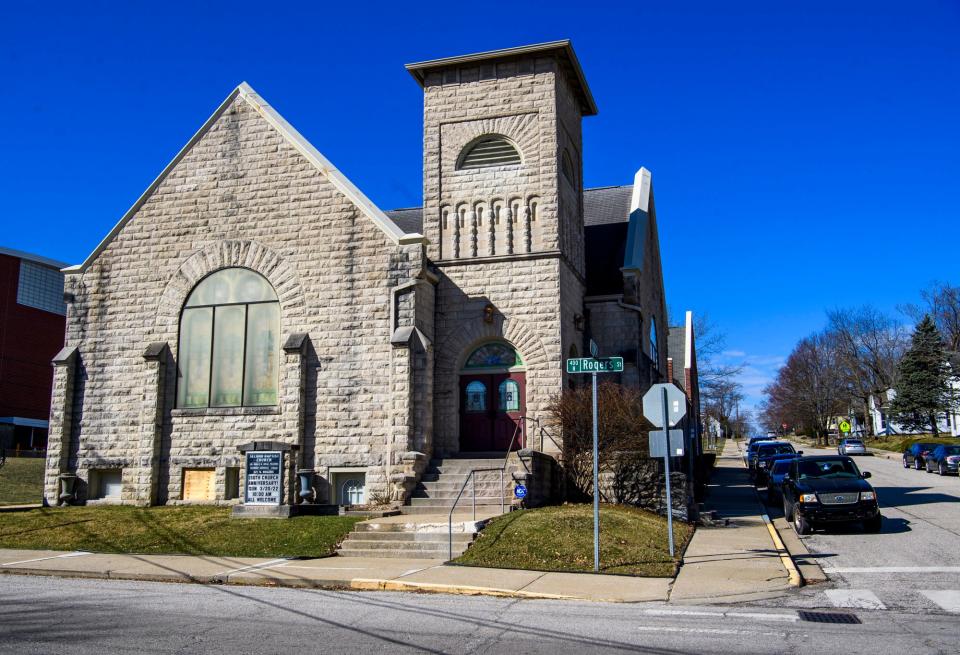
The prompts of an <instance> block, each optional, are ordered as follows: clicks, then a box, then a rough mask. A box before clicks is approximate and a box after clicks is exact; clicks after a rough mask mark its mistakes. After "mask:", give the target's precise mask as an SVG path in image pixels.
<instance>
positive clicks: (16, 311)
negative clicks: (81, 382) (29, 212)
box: [0, 247, 66, 454]
mask: <svg viewBox="0 0 960 655" xmlns="http://www.w3.org/2000/svg"><path fill="white" fill-rule="evenodd" d="M65 266H66V264H65V263H63V262H58V261H56V260H53V259H48V258H46V257H41V256H40V255H32V254H30V253H26V252H20V251H19V250H12V249H10V248H2V247H0V447H2V448H5V449H6V450H7V452H8V454H9V453H10V451H13V452H16V451H18V450H19V451H21V452H24V451H42V450H46V447H47V427H48V423H47V419H48V418H49V416H50V394H51V389H52V384H53V368H52V367H51V366H50V360H51V359H52V358H53V356H54V355H55V354H56V353H57V351H58V350H60V348H61V347H62V346H63V334H64V321H65V315H66V304H65V303H64V300H63V273H61V272H60V269H61V268H63V267H65Z"/></svg>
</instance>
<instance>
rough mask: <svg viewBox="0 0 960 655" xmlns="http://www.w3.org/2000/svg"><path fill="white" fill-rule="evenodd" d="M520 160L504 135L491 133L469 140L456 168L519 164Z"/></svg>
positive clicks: (518, 154)
mask: <svg viewBox="0 0 960 655" xmlns="http://www.w3.org/2000/svg"><path fill="white" fill-rule="evenodd" d="M520 161H521V160H520V152H519V151H518V150H517V149H516V147H515V146H514V145H513V144H512V143H510V141H509V140H507V138H506V137H503V136H500V135H498V134H491V135H489V136H485V137H481V138H480V139H477V140H476V141H473V142H471V143H470V144H468V145H467V147H466V148H464V151H463V153H461V155H460V161H459V163H458V164H457V169H458V170H466V169H471V168H486V167H488V166H510V165H515V164H519V163H520Z"/></svg>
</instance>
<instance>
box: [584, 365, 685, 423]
mask: <svg viewBox="0 0 960 655" xmlns="http://www.w3.org/2000/svg"><path fill="white" fill-rule="evenodd" d="M568 361H569V360H568ZM663 389H666V390H667V418H668V420H669V422H670V427H673V426H674V425H676V424H677V423H679V422H680V419H682V418H683V417H684V416H685V415H686V413H687V397H686V396H685V395H684V393H683V391H681V390H680V387H678V386H677V385H675V384H670V383H669V382H661V383H660V384H655V385H653V386H652V387H650V390H649V391H647V393H645V394H643V415H644V417H646V419H647V420H648V421H650V422H651V423H653V425H654V427H658V428H662V427H663V423H662V422H661V418H660V415H661V412H662V411H663V409H662V407H661V403H662V391H661V390H663Z"/></svg>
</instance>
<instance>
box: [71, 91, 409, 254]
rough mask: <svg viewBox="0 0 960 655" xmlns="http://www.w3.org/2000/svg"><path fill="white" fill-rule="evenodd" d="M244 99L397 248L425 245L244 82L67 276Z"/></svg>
mask: <svg viewBox="0 0 960 655" xmlns="http://www.w3.org/2000/svg"><path fill="white" fill-rule="evenodd" d="M238 97H239V98H242V99H243V100H244V101H246V103H247V104H249V105H250V106H251V107H252V108H253V109H254V111H256V112H257V113H258V114H260V116H262V117H263V118H264V119H265V120H266V121H267V122H268V123H270V125H272V126H273V127H274V128H275V129H276V130H277V131H278V132H279V133H280V135H281V136H282V137H283V138H284V139H285V140H286V141H287V143H289V144H290V145H292V146H293V147H294V148H295V149H296V150H297V151H298V152H300V154H301V155H303V156H304V157H306V159H307V161H309V162H310V163H311V164H313V165H314V167H316V169H317V170H318V171H320V173H322V174H323V176H324V177H325V178H326V179H327V181H329V182H330V183H331V184H332V185H333V186H334V187H336V188H337V190H338V191H340V193H342V194H343V195H345V196H346V197H347V198H348V199H349V200H350V201H351V202H353V204H354V205H356V206H357V208H358V209H360V211H361V212H363V213H364V214H365V215H366V216H367V218H369V219H370V220H372V221H373V222H374V224H376V226H377V227H379V228H380V229H381V230H382V231H383V233H384V234H386V235H387V237H388V238H389V239H390V240H391V241H392V242H393V243H395V244H402V243H418V242H421V241H423V235H421V234H416V233H414V234H407V233H404V231H403V230H401V229H400V228H399V227H397V225H396V224H395V223H394V222H393V221H391V220H390V219H389V218H387V216H386V214H384V213H383V212H382V211H381V210H380V209H379V208H378V207H377V206H376V205H374V204H373V202H371V201H370V199H369V198H367V197H366V196H365V195H364V194H363V192H362V191H360V189H358V188H357V187H356V186H355V185H354V184H353V182H351V181H350V180H348V179H347V177H346V176H345V175H344V174H343V173H341V172H340V171H339V170H338V169H337V167H336V166H334V165H333V164H332V163H330V160H328V159H327V158H326V157H324V156H323V155H322V154H320V151H318V150H317V149H316V148H315V147H313V145H312V144H311V143H310V142H309V141H307V140H306V139H305V138H304V137H303V136H302V135H301V134H300V133H299V132H297V130H295V129H294V128H293V126H292V125H290V123H288V122H287V121H286V119H284V118H283V116H281V115H280V114H279V113H277V111H276V110H275V109H274V108H273V107H271V106H270V105H269V104H267V102H266V101H265V100H264V99H263V98H262V97H261V96H260V95H259V94H257V92H256V91H254V90H253V89H252V88H251V87H250V85H249V84H247V83H246V82H241V83H240V85H239V86H238V87H237V88H236V89H234V90H233V91H232V92H231V93H230V95H228V96H227V98H226V99H225V100H224V101H223V102H222V103H221V104H220V106H219V107H217V109H216V111H214V112H213V115H211V116H210V118H208V119H207V120H206V122H205V123H204V124H203V125H202V126H201V127H200V129H199V130H197V133H196V134H194V135H193V137H191V139H190V140H189V141H187V144H186V145H185V146H183V148H182V149H181V150H180V152H178V153H177V154H176V156H175V157H174V158H173V160H171V161H170V163H169V164H167V166H166V167H165V168H164V169H163V170H162V171H161V172H160V175H158V176H157V179H155V180H154V181H153V182H152V183H151V184H150V186H148V187H147V190H146V191H144V192H143V195H141V196H140V197H139V198H137V201H136V202H135V203H133V206H132V207H130V209H128V210H127V212H126V213H125V214H124V215H123V217H122V218H121V219H120V220H119V221H118V222H117V224H116V225H114V226H113V229H112V230H110V232H109V233H108V234H107V236H106V237H104V239H103V241H101V242H100V243H99V245H97V247H96V248H95V249H94V250H93V252H92V253H90V256H89V257H87V258H86V259H85V260H84V262H83V263H82V264H80V265H77V266H70V267H67V268H64V269H63V271H64V272H65V273H82V272H83V271H85V270H86V269H87V268H88V267H89V266H90V265H91V264H92V263H93V261H94V260H95V259H96V258H97V256H98V255H100V253H101V252H103V251H104V249H106V247H107V246H108V245H110V242H111V241H113V240H114V238H116V236H117V234H119V233H120V230H122V229H123V228H124V226H125V225H126V224H127V223H128V222H130V219H132V218H133V216H134V215H135V214H136V213H137V211H138V210H139V209H140V207H142V206H143V204H144V203H145V202H146V201H147V200H148V199H149V198H150V196H151V195H152V194H153V192H154V191H155V190H156V189H157V187H158V186H160V184H161V183H162V182H163V181H164V180H165V179H166V177H167V175H169V174H170V172H171V171H172V170H173V169H174V167H176V165H177V164H179V163H180V161H181V160H182V159H183V158H184V157H185V156H186V155H187V153H189V152H190V150H191V148H193V146H194V145H196V143H197V142H198V141H200V139H202V138H203V136H204V135H205V134H206V133H207V131H208V130H209V129H210V128H211V127H212V126H213V124H214V123H216V122H217V119H219V118H220V116H221V115H222V114H223V113H224V112H225V111H226V110H227V109H228V108H229V107H230V105H231V104H232V103H233V101H234V100H236V99H237V98H238Z"/></svg>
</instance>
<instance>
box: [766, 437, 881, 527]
mask: <svg viewBox="0 0 960 655" xmlns="http://www.w3.org/2000/svg"><path fill="white" fill-rule="evenodd" d="M869 477H870V474H869V473H867V472H864V473H861V472H860V469H858V468H857V465H856V464H855V463H854V462H853V460H852V459H851V458H849V457H846V456H843V455H826V456H820V457H799V458H797V459H795V460H793V464H791V466H790V471H789V472H788V473H787V475H786V477H785V478H784V481H783V513H784V514H785V515H786V517H787V521H790V522H791V523H793V527H794V528H795V529H796V531H797V534H809V533H810V532H811V531H812V530H813V528H814V527H815V526H822V525H823V524H829V523H834V524H836V523H861V524H862V525H863V529H864V530H865V531H867V532H880V528H881V527H882V525H883V517H882V516H881V515H880V506H879V505H878V504H877V494H876V492H875V491H874V490H873V487H871V486H870V484H869V483H868V482H867V480H866V479H867V478H869Z"/></svg>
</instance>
